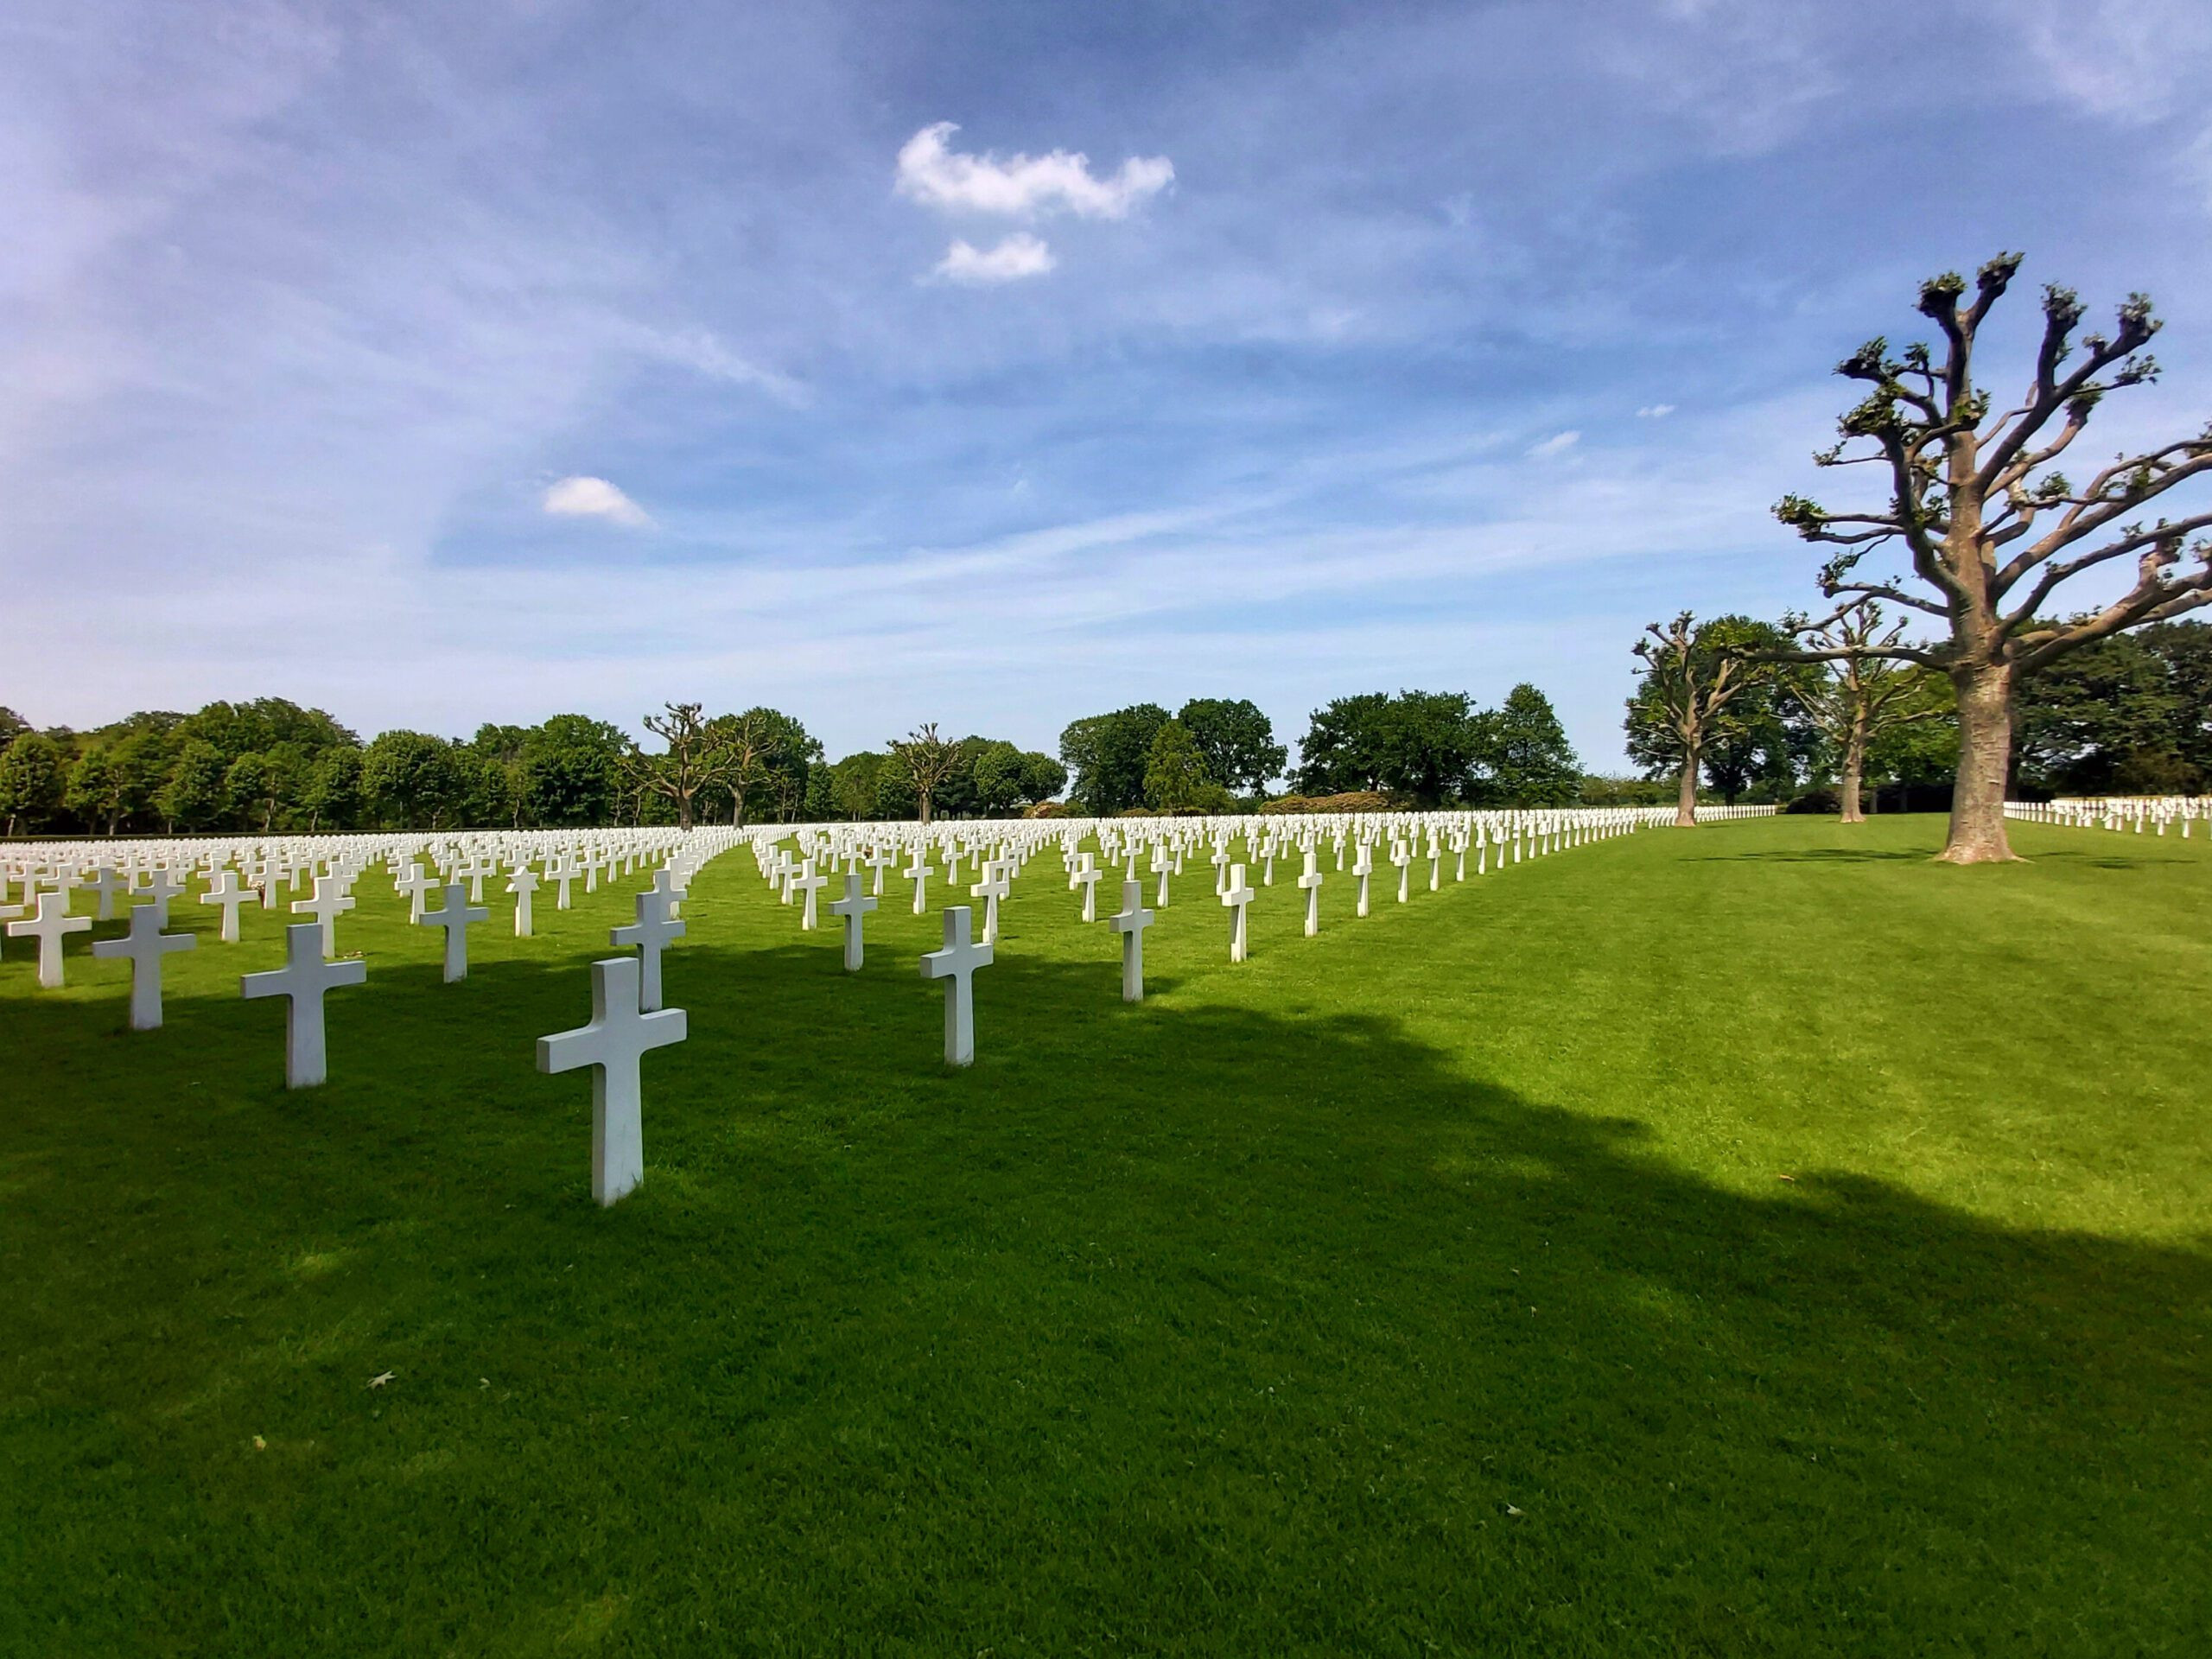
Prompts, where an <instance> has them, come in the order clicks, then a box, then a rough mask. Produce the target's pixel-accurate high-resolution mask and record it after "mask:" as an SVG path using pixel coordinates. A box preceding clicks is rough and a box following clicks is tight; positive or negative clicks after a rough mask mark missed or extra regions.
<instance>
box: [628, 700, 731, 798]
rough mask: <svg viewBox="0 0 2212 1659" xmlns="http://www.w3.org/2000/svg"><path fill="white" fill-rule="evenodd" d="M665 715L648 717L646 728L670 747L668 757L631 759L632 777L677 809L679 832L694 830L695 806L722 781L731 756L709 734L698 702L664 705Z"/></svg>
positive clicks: (635, 757) (646, 717) (642, 787)
mask: <svg viewBox="0 0 2212 1659" xmlns="http://www.w3.org/2000/svg"><path fill="white" fill-rule="evenodd" d="M663 706H664V708H666V709H667V710H668V712H667V713H666V714H664V715H646V716H645V721H644V725H645V729H646V730H647V731H649V732H651V733H652V734H653V735H654V736H655V737H657V738H658V739H660V741H662V742H664V743H665V744H666V745H667V746H668V752H667V753H665V754H635V755H632V756H629V757H627V762H628V766H629V769H630V773H631V776H632V779H634V780H635V781H636V783H637V784H638V785H639V786H640V787H641V789H642V790H643V791H646V792H649V793H651V794H654V795H658V796H659V797H660V798H662V799H663V800H664V801H667V802H668V803H669V804H671V805H672V806H674V807H675V809H676V825H677V829H690V827H691V803H692V802H693V801H695V800H696V799H697V798H698V796H699V791H701V790H702V789H704V788H706V786H707V785H709V784H710V783H713V782H714V781H715V779H717V778H719V777H720V776H721V774H722V772H724V771H725V770H726V768H727V766H728V757H727V755H726V753H724V751H723V750H722V749H721V747H719V746H718V745H716V744H715V741H714V740H713V739H712V738H711V737H710V736H709V734H708V732H707V728H706V722H705V721H702V720H701V719H700V718H699V712H700V705H699V704H698V703H696V702H671V703H666V704H664V705H663Z"/></svg>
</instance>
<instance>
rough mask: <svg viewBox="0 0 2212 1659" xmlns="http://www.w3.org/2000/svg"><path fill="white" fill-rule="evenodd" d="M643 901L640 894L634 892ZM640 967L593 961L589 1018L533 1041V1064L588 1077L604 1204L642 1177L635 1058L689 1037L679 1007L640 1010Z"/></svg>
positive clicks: (596, 1175) (598, 1195)
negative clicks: (580, 1071) (583, 1070)
mask: <svg viewBox="0 0 2212 1659" xmlns="http://www.w3.org/2000/svg"><path fill="white" fill-rule="evenodd" d="M639 897H640V898H641V899H642V898H644V897H645V895H644V894H642V893H641V894H639ZM638 996H639V988H638V964H637V962H636V961H635V960H634V959H633V958H632V957H613V958H612V959H611V960H609V961H607V962H594V963H592V965H591V1022H590V1023H589V1024H588V1025H582V1026H578V1027H576V1028H575V1030H573V1031H563V1032H557V1033H555V1034H554V1035H552V1036H550V1037H541V1038H539V1039H537V1069H538V1070H539V1071H543V1072H547V1073H549V1074H550V1073H556V1072H562V1071H575V1069H576V1068H577V1067H578V1066H580V1065H588V1066H590V1067H591V1068H592V1074H591V1195H592V1198H593V1199H594V1201H595V1202H597V1203H598V1204H599V1205H601V1206H602V1207H604V1206H606V1205H610V1204H613V1203H614V1202H616V1201H617V1200H618V1199H620V1198H624V1197H625V1196H626V1195H627V1194H628V1193H630V1192H632V1190H634V1189H635V1188H636V1186H637V1185H638V1183H639V1181H641V1180H643V1179H645V1109H644V1103H643V1098H642V1093H643V1091H642V1090H641V1089H640V1087H639V1064H638V1062H639V1059H640V1058H642V1057H643V1056H644V1055H645V1052H647V1051H648V1050H650V1049H656V1048H666V1047H667V1046H669V1045H670V1044H671V1043H680V1042H682V1041H683V1039H684V1038H685V1036H686V1035H688V1034H689V1024H690V1022H689V1020H687V1018H686V1017H685V1014H684V1012H683V1009H681V1008H659V1009H656V1010H654V1011H653V1012H652V1013H641V1012H639V1007H638Z"/></svg>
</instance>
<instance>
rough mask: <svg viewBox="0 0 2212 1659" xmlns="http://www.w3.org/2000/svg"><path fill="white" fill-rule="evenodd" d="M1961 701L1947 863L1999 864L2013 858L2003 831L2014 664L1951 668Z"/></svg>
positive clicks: (1944, 852) (2010, 744)
mask: <svg viewBox="0 0 2212 1659" xmlns="http://www.w3.org/2000/svg"><path fill="white" fill-rule="evenodd" d="M1951 686H1952V689H1953V690H1955V692H1956V693H1957V694H1958V702H1959V777H1958V782H1957V783H1956V784H1955V785H1953V787H1952V791H1951V833H1950V836H1949V838H1948V840H1947V841H1946V842H1944V844H1943V852H1942V858H1943V861H1944V862H1945V863H1947V864H2002V863H2008V862H2010V861H2012V857H2013V852H2012V842H2010V841H2008V840H2007V839H2006V837H2005V779H2006V778H2007V777H2008V776H2009V775H2010V773H2011V771H2012V664H2009V663H1984V664H1973V665H1968V666H1961V667H1959V668H1955V669H1953V670H1952V671H1951Z"/></svg>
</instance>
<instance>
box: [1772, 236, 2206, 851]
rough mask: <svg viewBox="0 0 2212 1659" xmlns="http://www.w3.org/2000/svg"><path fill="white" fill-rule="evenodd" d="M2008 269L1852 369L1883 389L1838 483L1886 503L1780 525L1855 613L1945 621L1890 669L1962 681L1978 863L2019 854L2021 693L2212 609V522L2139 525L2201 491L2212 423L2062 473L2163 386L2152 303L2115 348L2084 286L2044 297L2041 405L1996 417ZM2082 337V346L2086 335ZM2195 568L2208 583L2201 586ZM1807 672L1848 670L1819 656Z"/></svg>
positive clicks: (1999, 268)
mask: <svg viewBox="0 0 2212 1659" xmlns="http://www.w3.org/2000/svg"><path fill="white" fill-rule="evenodd" d="M2019 265H2020V256H2019V255H2018V254H2011V253H2007V254H2000V255H1999V256H1998V257H1996V258H1994V259H1993V260H1991V261H1990V262H1989V263H1988V264H1986V265H1984V266H1983V267H1982V268H1981V270H1980V274H1979V276H1978V277H1977V278H1976V280H1975V283H1974V297H1973V299H1972V300H1971V301H1968V300H1967V298H1966V293H1967V282H1966V279H1965V278H1964V277H1961V276H1959V275H1958V274H1957V273H1956V272H1947V273H1946V274H1944V275H1943V276H1941V277H1933V278H1931V279H1930V280H1929V281H1928V282H1926V283H1923V284H1922V285H1921V289H1920V305H1919V309H1920V312H1921V315H1923V316H1925V317H1927V318H1928V319H1929V321H1932V322H1933V323H1934V324H1935V325H1936V329H1937V331H1938V332H1939V333H1940V334H1941V335H1942V343H1941V345H1940V346H1929V345H1928V344H1926V343H1924V342H1918V341H1916V342H1915V343H1913V344H1911V345H1910V346H1906V347H1905V348H1904V351H1903V352H1901V353H1895V354H1892V353H1891V350H1890V347H1889V342H1888V341H1887V340H1883V339H1880V338H1876V339H1874V340H1869V341H1867V342H1866V345H1864V346H1860V347H1859V349H1858V350H1857V351H1855V352H1853V353H1852V354H1851V355H1850V356H1849V357H1847V358H1846V359H1844V360H1843V361H1842V362H1841V363H1840V364H1839V365H1837V368H1836V372H1838V373H1839V374H1841V375H1843V376H1845V377H1847V378H1850V379H1853V380H1858V381H1862V382H1864V383H1866V385H1868V386H1869V387H1870V388H1871V390H1870V391H1868V393H1867V395H1866V398H1865V399H1864V400H1863V401H1862V402H1860V403H1859V404H1858V405H1857V406H1856V407H1855V408H1853V409H1852V410H1850V411H1849V412H1848V413H1847V414H1846V415H1845V416H1843V418H1842V420H1841V421H1840V423H1839V426H1840V436H1839V437H1838V439H1837V441H1836V443H1835V445H1834V447H1833V448H1829V449H1827V450H1826V451H1823V452H1822V453H1821V454H1817V455H1815V457H1814V459H1815V461H1816V463H1817V464H1819V465H1821V466H1823V467H1840V466H1848V465H1853V464H1867V465H1872V466H1874V467H1877V468H1878V469H1879V470H1880V472H1881V474H1882V475H1883V479H1884V482H1885V485H1886V486H1887V488H1888V493H1889V498H1890V499H1889V500H1888V502H1887V504H1886V505H1880V506H1874V507H1869V508H1867V509H1866V510H1865V511H1859V512H1830V511H1828V510H1827V508H1825V507H1822V506H1821V505H1819V504H1818V503H1816V502H1814V501H1810V500H1808V499H1805V498H1804V497H1802V496H1799V495H1789V496H1785V497H1784V498H1783V499H1782V500H1781V501H1780V502H1779V503H1778V504H1777V505H1776V508H1775V512H1776V513H1777V516H1778V517H1779V518H1781V519H1782V521H1783V523H1784V524H1789V525H1790V526H1791V527H1792V528H1794V529H1795V530H1796V531H1797V532H1798V533H1799V534H1800V535H1801V536H1802V537H1804V538H1805V539H1806V540H1808V541H1811V542H1821V543H1828V544H1830V545H1833V546H1834V547H1836V548H1838V549H1840V551H1839V552H1838V553H1837V554H1836V555H1835V556H1834V557H1833V558H1831V559H1830V560H1829V561H1828V563H1827V565H1826V566H1825V567H1824V568H1823V569H1822V570H1821V591H1822V592H1823V593H1825V594H1827V595H1828V596H1829V597H1830V598H1837V597H1842V598H1843V599H1844V601H1845V603H1846V604H1849V603H1852V602H1854V601H1857V600H1858V599H1860V598H1874V599H1880V600H1884V601H1888V602H1890V603H1891V604H1896V605H1901V606H1904V607H1907V608H1908V609H1911V610H1915V611H1918V612H1921V613H1923V614H1925V615H1928V616H1931V617H1935V618H1938V619H1941V620H1942V623H1943V625H1944V629H1945V634H1946V637H1945V638H1943V639H1940V640H1938V641H1936V642H1935V643H1933V644H1928V645H1918V644H1906V643H1904V642H1899V643H1898V644H1896V645H1891V646H1889V647H1887V648H1886V649H1885V654H1886V655H1887V656H1889V657H1891V658H1893V659H1895V660H1898V661H1903V662H1910V663H1916V664H1920V665H1922V666H1923V667H1926V668H1931V669H1935V670H1937V671H1940V672H1942V673H1943V674H1946V675H1948V677H1950V681H1951V685H1952V690H1953V691H1954V692H1955V696H1956V698H1957V702H1958V713H1959V769H1958V781H1957V783H1956V785H1955V787H1954V789H1953V791H1952V795H1951V825H1950V835H1949V837H1948V841H1947V842H1946V844H1945V846H1944V849H1943V853H1942V856H1943V857H1944V858H1945V859H1947V860H1948V861H1950V862H1952V863H1955V864H1979V863H1986V862H1991V861H1999V860H2006V859H2010V858H2011V857H2012V847H2011V844H2010V842H2008V841H2007V840H2006V838H2005V785H2006V783H2007V781H2008V779H2009V777H2010V773H2011V768H2012V736H2013V732H2012V715H2013V697H2014V693H2015V690H2016V687H2017V684H2018V678H2019V677H2020V676H2021V675H2022V674H2024V673H2032V672H2034V671H2036V670H2037V669H2039V668H2042V667H2044V666H2046V665H2047V664H2050V663H2052V662H2054V661H2056V659H2057V658H2061V657H2063V656H2065V655H2066V654H2067V653H2069V652H2073V651H2076V650H2079V649H2080V648H2081V647H2082V646H2084V645H2090V644H2093V643H2094V642H2095V641H2097V640H2099V639H2106V638H2107V637H2109V636H2111V635H2113V634H2114V633H2118V632H2122V631H2124V630H2126V629H2129V628H2133V627H2135V626H2139V625H2140V624H2143V623H2146V622H2159V621H2164V620H2170V619H2171V618H2174V617H2177V616H2179V615H2181V614H2182V613H2184V612H2187V611H2191V610H2194V609H2196V607H2199V606H2202V605H2204V604H2206V603H2208V602H2212V543H2206V542H2205V541H2203V540H2202V539H2199V540H2197V541H2196V542H2194V543H2192V542H2191V541H2190V537H2192V536H2195V535H2196V532H2197V531H2201V530H2202V529H2204V528H2205V527H2206V526H2207V525H2212V512H2197V513H2193V514H2184V515H2183V516H2181V517H2179V518H2166V517H2164V516H2161V517H2159V518H2157V519H2156V520H2154V521H2149V522H2146V521H2145V519H2144V518H2141V517H2139V516H2138V515H2139V513H2140V512H2141V511H2142V509H2144V508H2145V507H2146V506H2148V505H2151V504H2152V503H2153V502H2156V501H2158V499H2160V498H2162V497H2163V496H2164V495H2165V494H2166V493H2168V492H2169V491H2171V490H2172V489H2174V488H2175V487H2176V486H2178V485H2181V484H2183V483H2184V482H2186V481H2187V480H2190V479H2192V478H2195V477H2196V476H2198V475H2199V474H2202V473H2204V472H2206V471H2208V470H2212V425H2208V426H2206V427H2205V428H2203V429H2200V430H2199V431H2198V432H2197V433H2196V435H2194V436H2191V437H2185V438H2178V439H2175V440H2172V441H2171V442H2160V443H2153V444H2152V445H2150V446H2148V447H2147V448H2139V449H2137V450H2135V451H2134V452H2133V453H2132V454H2120V455H2119V456H2118V457H2116V458H2115V459H2114V460H2113V461H2110V462H2108V463H2107V464H2105V465H2103V466H2101V467H2098V468H2097V470H2096V471H2095V472H2094V473H2093V474H2090V475H2089V477H2088V480H2087V481H2086V482H2083V483H2081V484H2075V482H2073V481H2072V480H2069V478H2068V477H2067V476H2066V474H2063V473H2062V472H2060V471H2058V470H2057V467H2056V462H2057V461H2059V459H2060V457H2061V456H2063V454H2065V452H2066V451H2067V450H2068V449H2069V448H2072V447H2073V444H2074V442H2075V439H2076V438H2077V437H2079V436H2080V435H2081V433H2082V429H2084V428H2085V427H2086V426H2087V425H2088V422H2089V417H2090V416H2091V414H2092V413H2093V412H2094V410H2095V409H2096V408H2097V405H2098V404H2099V403H2100V402H2101V400H2102V399H2103V398H2104V397H2106V396H2107V394H2109V393H2111V392H2113V391H2121V390H2124V389H2126V388H2127V387H2130V386H2139V385H2147V384H2149V383H2150V382H2151V381H2152V380H2154V379H2155V378H2157V375H2158V365H2157V364H2156V363H2155V362H2154V361H2153V360H2152V358H2151V357H2150V356H2149V354H2148V353H2145V351H2144V349H2143V348H2144V346H2145V345H2147V344H2148V343H2149V342H2150V340H2151V337H2152V335H2153V334H2156V333H2157V332H2158V319H2157V318H2156V317H2154V316H2153V315H2152V310H2151V302H2150V301H2149V300H2148V299H2147V298H2145V296H2142V295H2140V294H2137V295H2131V296H2129V298H2128V300H2127V302H2126V303H2125V304H2123V305H2122V306H2120V309H2119V314H2118V316H2117V319H2116V321H2115V322H2114V325H2113V330H2112V332H2111V333H2110V334H2105V333H2101V332H2091V333H2088V334H2080V333H2079V331H2080V328H2081V325H2082V317H2083V315H2084V308H2083V306H2082V302H2081V300H2080V298H2079V297H2078V296H2076V295H2075V292H2074V291H2073V290H2072V289H2068V288H2062V287H2059V286H2057V285H2056V284H2055V283H2054V284H2051V285H2050V286H2047V287H2046V288H2045V289H2044V298H2043V317H2044V321H2043V330H2042V341H2041V344H2040V346H2038V348H2037V353H2036V362H2035V367H2034V369H2033V371H2032V372H2031V375H2030V377H2029V383H2028V386H2027V390H2026V391H2025V392H2024V394H2023V396H2022V397H2021V399H2020V401H2019V402H2018V404H2013V405H2012V407H2010V408H2008V409H2005V410H2002V411H2001V412H1999V413H1996V414H1994V415H1993V414H1992V413H1991V401H1992V400H1991V398H1990V397H1989V395H1988V393H1987V392H1986V391H1983V390H1982V389H1981V386H1980V383H1979V381H1978V380H1977V378H1976V372H1975V365H1974V346H1975V342H1976V340H1977V337H1978V336H1979V334H1980V330H1981V327H1982V324H1983V323H1984V321H1986V319H1987V317H1988V315H1989V314H1990V311H1991V308H1993V306H1995V305H1996V303H1997V302H1998V301H1999V299H2001V298H2002V297H2003V296H2004V294H2005V289H2007V288H2008V287H2009V286H2010V285H2011V283H2012V277H2013V276H2014V274H2015V273H2016V272H2017V271H2018V269H2019ZM2077 334H2078V336H2079V337H2078V338H2077ZM1883 547H1888V548H1893V549H1896V550H1899V551H1901V552H1902V553H1903V554H1904V556H1905V557H1906V559H1907V561H1908V562H1909V563H1910V566H1911V575H1910V576H1907V575H1902V574H1899V575H1891V576H1889V577H1887V578H1885V579H1882V580H1878V581H1876V580H1869V579H1867V578H1866V577H1863V576H1861V575H1859V571H1858V566H1859V562H1860V561H1861V560H1862V559H1863V558H1864V557H1865V556H1866V554H1867V553H1869V552H1871V551H1872V550H1875V549H1877V548H1883ZM2185 557H2188V558H2193V559H2194V560H2195V561H2196V565H2197V566H2198V568H2196V569H2192V570H2189V571H2187V572H2183V570H2182V569H2181V568H2180V567H2181V565H2182V563H2183V559H2184V558H2185ZM2120 560H2132V561H2133V570H2134V574H2133V581H2132V582H2130V583H2129V584H2128V585H2127V586H2126V588H2124V589H2123V590H2122V591H2121V592H2120V593H2119V594H2117V595H2116V596H2114V597H2113V598H2112V599H2111V600H2109V601H2107V603H2105V604H2103V605H2102V606H2101V607H2098V608H2096V609H2094V610H2090V611H2088V612H2086V613H2082V614H2081V615H2078V616H2075V617H2073V618H2071V619H2069V620H2066V621H2063V622H2062V621H2054V620H2050V613H2049V607H2050V604H2051V601H2053V599H2054V598H2055V596H2056V594H2057V592H2058V590H2059V589H2060V588H2062V587H2063V586H2064V585H2065V584H2066V583H2068V582H2070V581H2072V580H2073V579H2074V578H2075V577H2077V576H2080V575H2084V574H2086V573H2088V572H2091V571H2096V570H2100V569H2102V568H2103V567H2105V566H2107V565H2109V564H2112V563H2114V562H2116V561H2120ZM1802 657H1803V658H1804V659H1806V660H1811V661H1834V660H1836V653H1835V652H1834V650H1832V649H1827V648H1821V647H1817V646H1815V647H1812V648H1809V649H1808V650H1806V651H1804V652H1802Z"/></svg>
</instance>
